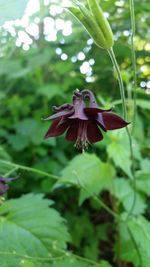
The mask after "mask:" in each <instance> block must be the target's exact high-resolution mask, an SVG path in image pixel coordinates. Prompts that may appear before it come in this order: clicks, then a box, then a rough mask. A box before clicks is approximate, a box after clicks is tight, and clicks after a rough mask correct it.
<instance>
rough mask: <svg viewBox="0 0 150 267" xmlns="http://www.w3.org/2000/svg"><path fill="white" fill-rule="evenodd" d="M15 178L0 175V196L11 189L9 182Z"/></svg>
mask: <svg viewBox="0 0 150 267" xmlns="http://www.w3.org/2000/svg"><path fill="white" fill-rule="evenodd" d="M13 180H15V178H4V177H0V196H2V195H4V194H5V193H6V192H7V190H8V189H9V186H8V183H10V182H11V181H13Z"/></svg>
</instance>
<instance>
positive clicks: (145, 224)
mask: <svg viewBox="0 0 150 267" xmlns="http://www.w3.org/2000/svg"><path fill="white" fill-rule="evenodd" d="M128 227H129V229H130V231H131V233H132V235H133V238H134V240H135V242H136V244H137V246H138V250H139V254H140V257H141V264H142V267H149V260H150V222H149V221H147V220H146V219H145V218H144V217H142V216H139V217H138V218H132V220H130V221H129V222H128ZM131 253H132V251H131ZM137 258H138V255H137ZM136 262H137V260H136ZM138 262H139V259H138ZM133 263H134V261H133ZM137 266H139V265H137Z"/></svg>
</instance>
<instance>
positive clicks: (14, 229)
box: [0, 194, 69, 266]
mask: <svg viewBox="0 0 150 267" xmlns="http://www.w3.org/2000/svg"><path fill="white" fill-rule="evenodd" d="M52 203H53V202H52V201H50V200H46V199H43V196H42V195H41V194H40V195H34V194H28V195H24V196H23V197H21V198H19V199H13V200H8V201H6V202H5V203H4V204H3V205H2V206H1V207H0V216H1V217H0V218H1V219H0V251H1V252H11V253H14V251H15V252H16V253H18V254H21V255H29V256H32V257H38V256H39V257H46V256H47V257H48V253H49V250H50V248H51V247H52V244H53V243H55V244H58V245H59V247H62V248H65V246H66V242H67V241H68V240H69V234H68V232H67V228H66V225H65V222H64V219H63V218H62V217H61V216H60V215H59V213H58V212H57V211H56V210H54V209H53V208H49V206H51V205H52ZM29 244H30V246H29ZM12 258H13V257H11V260H12ZM22 258H23V257H22ZM23 259H24V258H23ZM8 260H9V259H8ZM18 260H19V259H17V258H16V259H14V261H15V262H18ZM0 261H1V262H2V263H3V262H7V257H5V256H3V255H2V256H1V259H0ZM15 266H16V265H15ZM36 266H41V264H40V263H39V265H38V264H37V265H36Z"/></svg>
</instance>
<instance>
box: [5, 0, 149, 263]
mask: <svg viewBox="0 0 150 267" xmlns="http://www.w3.org/2000/svg"><path fill="white" fill-rule="evenodd" d="M11 2H13V4H12V3H11ZM27 2H28V1H25V0H23V1H17V0H15V1H8V2H7V3H5V1H2V0H1V1H0V5H1V10H0V17H1V19H0V23H1V25H2V26H1V28H0V37H1V38H0V101H1V108H0V139H1V144H0V176H1V177H17V178H18V179H17V180H16V181H14V182H13V183H11V184H10V190H9V192H8V195H7V200H6V201H4V200H1V202H2V203H1V207H0V216H1V217H0V266H1V267H17V266H24V267H41V266H44V267H47V266H52V267H66V266H71V267H92V266H97V267H98V266H99V267H110V266H115V267H116V266H117V267H130V266H131V267H132V266H136V267H138V266H140V267H149V262H150V208H149V201H150V199H149V196H150V168H149V166H150V161H149V159H148V152H149V138H150V127H149V124H148V119H149V109H150V105H149V94H150V79H149V77H150V39H149V36H150V32H149V29H150V17H149V12H150V6H149V3H148V0H142V1H140V0H135V18H136V36H135V48H136V63H137V84H138V88H137V115H136V123H135V127H134V131H133V149H134V160H135V169H136V192H134V190H133V187H132V179H131V176H132V175H131V160H130V153H129V144H128V139H127V136H126V132H125V130H124V129H122V130H117V131H112V132H109V133H107V134H106V135H105V138H104V140H103V141H102V142H99V143H97V144H95V145H93V146H90V147H89V149H88V151H87V152H86V153H85V154H81V153H80V152H79V151H78V150H76V148H75V147H74V146H73V144H72V143H69V142H67V141H64V136H61V137H58V138H51V139H48V140H44V139H43V136H44V134H45V133H46V131H47V129H48V127H49V122H43V121H42V120H41V118H43V117H47V116H48V115H50V114H51V113H52V106H53V105H56V106H57V105H61V104H63V103H65V102H70V101H71V96H72V92H73V90H74V89H76V88H79V89H81V90H82V89H85V88H88V89H90V90H92V91H93V92H94V94H95V95H96V96H97V100H98V103H99V106H100V107H102V108H109V107H113V111H114V112H116V113H117V114H120V115H122V114H121V100H120V94H119V88H118V82H117V79H116V75H115V72H114V70H113V67H112V63H111V61H110V58H109V56H108V54H107V53H106V51H104V50H100V49H99V48H98V47H97V46H96V45H95V44H94V43H93V41H92V40H91V39H90V38H89V36H88V35H87V33H86V32H85V31H84V29H83V28H82V27H81V25H80V24H79V23H78V22H77V21H76V20H75V19H74V18H73V17H72V15H71V14H69V13H68V12H66V11H64V10H62V8H61V7H60V1H59V0H53V1H52V0H50V1H42V0H41V1H39V10H37V11H35V13H33V14H31V12H30V11H29V9H28V10H26V13H25V15H24V17H23V19H20V20H18V18H20V17H21V16H22V15H23V13H24V10H25V7H26V4H27ZM31 2H33V1H31ZM35 2H36V1H35ZM37 2H38V1H37ZM101 5H102V7H103V10H104V11H105V12H106V15H107V16H109V22H110V24H111V27H112V30H113V33H114V36H115V46H114V50H115V54H116V57H117V60H118V63H119V65H120V68H121V73H122V77H123V81H124V85H125V89H126V97H127V99H128V102H127V108H128V121H132V118H133V100H132V98H131V95H132V90H133V70H132V63H131V48H130V33H131V23H130V9H129V1H125V0H120V1H116V0H109V1H106V0H103V1H101ZM27 18H28V19H27ZM12 19H17V21H15V22H10V23H8V22H6V21H8V20H12ZM34 29H35V30H34ZM135 195H136V202H135V205H134V208H133V211H132V214H131V215H132V216H128V213H129V212H130V210H131V206H132V203H133V200H134V197H135ZM103 203H105V204H106V205H107V207H109V208H110V209H111V210H109V209H108V208H106V207H105V206H103ZM106 209H108V210H106ZM114 213H115V214H114ZM116 214H117V217H116ZM114 215H115V216H114ZM125 218H127V219H125Z"/></svg>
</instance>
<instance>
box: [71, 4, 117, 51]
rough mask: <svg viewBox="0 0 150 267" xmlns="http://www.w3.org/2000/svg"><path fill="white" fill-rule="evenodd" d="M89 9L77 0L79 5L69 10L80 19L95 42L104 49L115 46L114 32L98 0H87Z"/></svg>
mask: <svg viewBox="0 0 150 267" xmlns="http://www.w3.org/2000/svg"><path fill="white" fill-rule="evenodd" d="M87 1H88V5H89V8H90V10H89V9H87V8H86V7H85V6H83V5H81V4H80V3H78V2H77V7H74V6H73V7H68V10H69V11H70V12H71V13H72V14H73V15H74V16H75V17H76V18H77V19H78V20H79V22H80V23H81V24H82V25H83V26H84V28H85V29H86V31H87V32H88V33H89V35H90V36H91V37H92V39H93V40H94V42H95V43H96V44H97V45H98V46H100V47H101V48H104V49H109V48H111V47H112V46H113V33H112V31H111V28H110V26H109V23H108V21H107V19H106V18H105V17H104V14H103V11H102V9H101V8H100V7H99V5H98V3H97V1H96V0H87Z"/></svg>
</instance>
